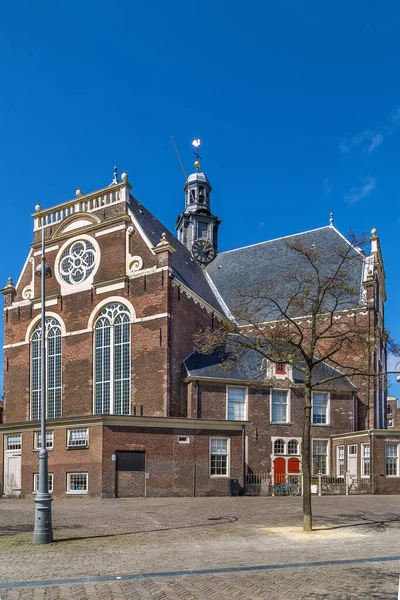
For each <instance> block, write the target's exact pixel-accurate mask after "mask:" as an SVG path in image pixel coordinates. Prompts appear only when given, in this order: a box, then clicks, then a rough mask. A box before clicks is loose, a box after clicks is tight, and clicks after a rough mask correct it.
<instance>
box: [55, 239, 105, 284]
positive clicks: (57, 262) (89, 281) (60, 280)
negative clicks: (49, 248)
mask: <svg viewBox="0 0 400 600" xmlns="http://www.w3.org/2000/svg"><path fill="white" fill-rule="evenodd" d="M79 240H85V241H87V242H90V243H91V244H93V246H94V248H95V251H96V263H95V267H94V269H93V271H92V272H91V274H90V275H89V277H88V278H87V279H85V280H84V281H82V282H81V283H78V284H76V285H70V284H68V283H66V282H65V281H64V279H63V278H62V277H61V276H60V273H59V266H60V260H61V256H62V254H63V252H64V250H65V249H66V248H67V247H68V246H70V245H71V244H73V243H74V242H78V241H79ZM100 260H101V253H100V246H99V244H98V243H97V241H96V239H95V238H94V236H91V235H86V234H84V233H82V234H81V235H76V236H74V237H71V238H69V239H68V240H66V241H65V242H64V244H63V245H62V246H61V248H60V250H59V252H58V254H57V257H56V260H55V263H54V275H55V278H56V279H57V281H58V283H59V285H60V290H61V295H62V296H68V295H70V294H77V293H78V292H82V291H84V290H90V289H91V287H92V284H93V279H94V276H95V275H96V272H97V270H98V268H99V266H100Z"/></svg>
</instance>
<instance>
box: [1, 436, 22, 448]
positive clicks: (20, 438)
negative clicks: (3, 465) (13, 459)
mask: <svg viewBox="0 0 400 600" xmlns="http://www.w3.org/2000/svg"><path fill="white" fill-rule="evenodd" d="M17 437H19V440H20V441H19V443H18V444H13V446H15V445H17V448H9V447H8V438H17ZM5 438H6V440H5V446H6V452H20V451H21V450H22V433H8V434H7V435H6V436H5Z"/></svg>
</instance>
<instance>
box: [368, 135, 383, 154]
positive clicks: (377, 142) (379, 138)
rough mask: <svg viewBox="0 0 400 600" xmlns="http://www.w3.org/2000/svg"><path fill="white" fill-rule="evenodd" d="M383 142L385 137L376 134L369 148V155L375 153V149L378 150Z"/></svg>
mask: <svg viewBox="0 0 400 600" xmlns="http://www.w3.org/2000/svg"><path fill="white" fill-rule="evenodd" d="M382 142H383V135H382V134H380V133H377V134H375V135H374V136H373V137H372V139H371V143H370V145H369V146H368V154H371V152H373V151H374V150H375V148H377V147H378V146H380V145H381V144H382Z"/></svg>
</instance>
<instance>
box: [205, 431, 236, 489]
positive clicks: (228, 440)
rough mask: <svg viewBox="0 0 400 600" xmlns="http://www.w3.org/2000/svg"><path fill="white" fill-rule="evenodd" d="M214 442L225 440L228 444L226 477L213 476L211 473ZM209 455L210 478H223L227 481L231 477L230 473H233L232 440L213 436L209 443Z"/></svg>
mask: <svg viewBox="0 0 400 600" xmlns="http://www.w3.org/2000/svg"><path fill="white" fill-rule="evenodd" d="M212 440H224V441H226V442H227V444H226V474H225V475H219V474H212V473H211V455H212V453H211V442H212ZM209 453H210V459H209V470H208V472H209V476H210V477H212V478H223V479H226V478H227V477H230V472H231V439H230V438H228V437H221V436H212V437H210V441H209Z"/></svg>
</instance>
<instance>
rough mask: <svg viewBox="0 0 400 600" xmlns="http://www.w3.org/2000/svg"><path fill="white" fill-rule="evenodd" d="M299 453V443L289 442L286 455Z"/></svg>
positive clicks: (295, 441)
mask: <svg viewBox="0 0 400 600" xmlns="http://www.w3.org/2000/svg"><path fill="white" fill-rule="evenodd" d="M298 453H299V442H298V441H297V440H290V441H289V443H288V454H298Z"/></svg>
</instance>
